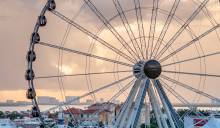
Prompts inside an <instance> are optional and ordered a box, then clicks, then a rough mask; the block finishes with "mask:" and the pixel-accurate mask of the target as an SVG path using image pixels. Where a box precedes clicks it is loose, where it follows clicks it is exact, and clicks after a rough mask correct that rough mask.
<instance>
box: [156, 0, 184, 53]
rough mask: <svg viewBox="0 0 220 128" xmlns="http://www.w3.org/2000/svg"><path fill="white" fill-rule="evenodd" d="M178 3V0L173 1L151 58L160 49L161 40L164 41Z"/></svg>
mask: <svg viewBox="0 0 220 128" xmlns="http://www.w3.org/2000/svg"><path fill="white" fill-rule="evenodd" d="M179 3H180V0H175V1H174V4H173V6H172V8H171V10H170V12H169V15H168V17H167V19H166V22H165V24H164V26H163V29H162V31H161V32H160V35H159V38H158V40H157V42H156V44H155V47H154V49H153V55H152V56H156V55H157V52H158V50H159V49H160V47H161V45H162V42H163V39H164V37H165V35H166V33H167V31H168V29H169V26H170V24H171V22H172V20H173V17H174V15H175V13H176V10H177V8H178V6H179Z"/></svg>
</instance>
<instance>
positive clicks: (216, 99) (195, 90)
mask: <svg viewBox="0 0 220 128" xmlns="http://www.w3.org/2000/svg"><path fill="white" fill-rule="evenodd" d="M161 77H162V78H163V79H165V80H167V81H170V82H172V83H175V84H177V85H179V86H181V87H183V88H185V89H187V90H189V91H192V92H194V93H197V94H199V95H202V96H204V97H206V98H208V99H211V100H214V101H217V102H219V103H220V99H219V98H216V97H214V96H212V95H210V94H208V93H205V92H203V91H200V90H198V89H196V88H193V87H192V86H190V85H187V84H184V83H182V82H179V81H177V80H175V79H172V78H170V77H167V76H165V75H161Z"/></svg>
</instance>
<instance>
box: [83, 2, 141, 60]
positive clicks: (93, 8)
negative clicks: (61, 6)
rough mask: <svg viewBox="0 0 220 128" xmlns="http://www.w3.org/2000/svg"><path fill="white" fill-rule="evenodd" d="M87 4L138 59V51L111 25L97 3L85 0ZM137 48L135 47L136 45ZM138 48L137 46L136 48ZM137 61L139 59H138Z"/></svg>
mask: <svg viewBox="0 0 220 128" xmlns="http://www.w3.org/2000/svg"><path fill="white" fill-rule="evenodd" d="M84 2H85V3H86V4H87V6H88V7H89V8H90V9H91V10H92V12H93V13H95V15H96V16H97V17H98V18H99V20H100V21H102V22H103V24H104V25H105V26H106V28H108V30H109V31H110V32H111V33H112V34H113V35H114V36H115V38H116V39H117V40H118V41H119V42H120V44H121V45H122V46H123V47H124V48H125V49H126V50H127V52H129V54H130V55H131V56H132V57H133V58H134V59H136V57H138V58H139V59H140V57H139V55H138V52H137V51H136V52H135V51H134V50H133V49H132V48H131V47H130V46H129V44H128V43H127V42H126V41H125V39H124V38H123V37H122V36H121V35H120V34H119V32H118V31H117V30H116V29H115V28H114V27H113V26H112V25H111V23H110V22H109V21H108V20H107V19H106V18H105V16H104V15H103V14H102V13H101V12H100V11H99V10H98V9H97V8H96V7H95V5H94V4H93V3H92V2H91V1H90V0H84ZM134 48H135V47H134ZM135 50H136V48H135ZM136 61H137V60H136Z"/></svg>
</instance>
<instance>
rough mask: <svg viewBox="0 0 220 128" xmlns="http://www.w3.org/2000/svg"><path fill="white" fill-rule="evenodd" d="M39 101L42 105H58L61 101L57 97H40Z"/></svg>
mask: <svg viewBox="0 0 220 128" xmlns="http://www.w3.org/2000/svg"><path fill="white" fill-rule="evenodd" d="M37 101H38V103H39V104H40V105H57V104H59V101H58V100H57V99H56V98H55V97H49V96H38V97H37Z"/></svg>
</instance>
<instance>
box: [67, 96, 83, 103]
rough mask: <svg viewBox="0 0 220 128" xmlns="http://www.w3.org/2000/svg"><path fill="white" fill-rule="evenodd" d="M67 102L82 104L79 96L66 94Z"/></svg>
mask: <svg viewBox="0 0 220 128" xmlns="http://www.w3.org/2000/svg"><path fill="white" fill-rule="evenodd" d="M65 99H66V102H71V101H73V102H71V104H80V100H79V97H78V96H66V97H65Z"/></svg>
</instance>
